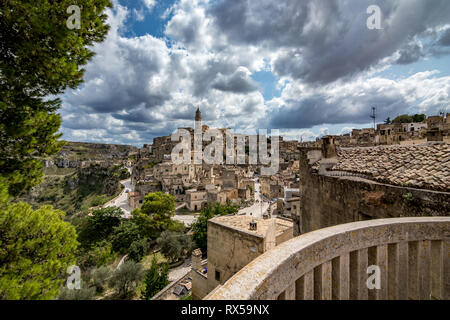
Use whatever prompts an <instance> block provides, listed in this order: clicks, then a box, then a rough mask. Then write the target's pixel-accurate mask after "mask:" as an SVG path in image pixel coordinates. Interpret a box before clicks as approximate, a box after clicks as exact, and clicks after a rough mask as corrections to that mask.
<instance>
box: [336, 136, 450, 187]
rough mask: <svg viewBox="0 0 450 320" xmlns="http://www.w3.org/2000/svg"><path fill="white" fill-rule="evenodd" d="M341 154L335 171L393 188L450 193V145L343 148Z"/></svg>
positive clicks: (338, 152)
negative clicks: (364, 177)
mask: <svg viewBox="0 0 450 320" xmlns="http://www.w3.org/2000/svg"><path fill="white" fill-rule="evenodd" d="M337 154H338V156H337V159H338V163H337V164H336V165H334V166H333V167H332V168H331V170H332V171H346V172H352V173H358V174H362V175H366V176H368V177H370V178H372V179H374V180H376V181H378V182H382V183H389V184H393V185H401V186H405V187H417V188H424V189H431V190H436V191H445V192H449V191H450V145H449V144H447V143H426V144H418V145H409V146H401V145H394V146H377V147H369V148H361V147H359V148H340V149H338V150H337Z"/></svg>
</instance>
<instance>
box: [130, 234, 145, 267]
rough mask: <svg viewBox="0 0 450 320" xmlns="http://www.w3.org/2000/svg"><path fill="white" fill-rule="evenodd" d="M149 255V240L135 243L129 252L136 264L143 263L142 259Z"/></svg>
mask: <svg viewBox="0 0 450 320" xmlns="http://www.w3.org/2000/svg"><path fill="white" fill-rule="evenodd" d="M146 254H147V240H146V239H141V240H137V241H134V242H133V243H132V244H131V246H130V250H129V254H128V256H129V257H130V259H131V260H133V261H135V262H139V261H141V259H142V258H143V257H144V256H145V255H146Z"/></svg>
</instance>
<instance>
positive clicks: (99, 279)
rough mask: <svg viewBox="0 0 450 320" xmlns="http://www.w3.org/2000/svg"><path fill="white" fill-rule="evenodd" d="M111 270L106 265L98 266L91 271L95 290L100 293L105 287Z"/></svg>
mask: <svg viewBox="0 0 450 320" xmlns="http://www.w3.org/2000/svg"><path fill="white" fill-rule="evenodd" d="M111 274H112V272H111V270H110V269H109V268H108V267H100V268H97V269H95V270H93V271H92V284H93V286H94V287H95V289H96V292H98V293H101V292H103V291H104V290H105V289H106V285H107V280H108V278H109V277H110V276H111Z"/></svg>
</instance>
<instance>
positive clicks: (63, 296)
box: [58, 281, 96, 300]
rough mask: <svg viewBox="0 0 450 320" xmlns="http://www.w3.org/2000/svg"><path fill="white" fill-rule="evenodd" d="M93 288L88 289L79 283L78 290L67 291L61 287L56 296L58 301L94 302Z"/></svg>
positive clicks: (82, 283) (67, 289)
mask: <svg viewBox="0 0 450 320" xmlns="http://www.w3.org/2000/svg"><path fill="white" fill-rule="evenodd" d="M95 293H96V291H95V287H88V286H87V285H86V284H85V283H84V282H83V281H81V288H80V289H69V288H67V287H62V288H61V291H60V293H59V296H58V300H94V298H95Z"/></svg>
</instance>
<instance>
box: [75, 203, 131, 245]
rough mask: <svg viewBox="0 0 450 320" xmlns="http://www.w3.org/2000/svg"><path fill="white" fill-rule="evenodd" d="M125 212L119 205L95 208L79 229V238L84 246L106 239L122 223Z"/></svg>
mask: <svg viewBox="0 0 450 320" xmlns="http://www.w3.org/2000/svg"><path fill="white" fill-rule="evenodd" d="M122 214H123V212H122V209H120V208H118V207H107V208H102V209H98V210H94V211H93V212H92V215H90V216H87V217H86V220H85V222H84V223H83V224H82V226H81V228H80V229H81V230H80V231H79V239H80V242H81V244H82V245H83V246H85V247H89V246H91V245H92V244H93V243H95V242H98V241H101V240H105V239H107V238H108V237H109V236H111V234H112V233H113V231H114V228H115V227H117V226H118V225H120V222H121V221H122V218H121V216H122Z"/></svg>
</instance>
